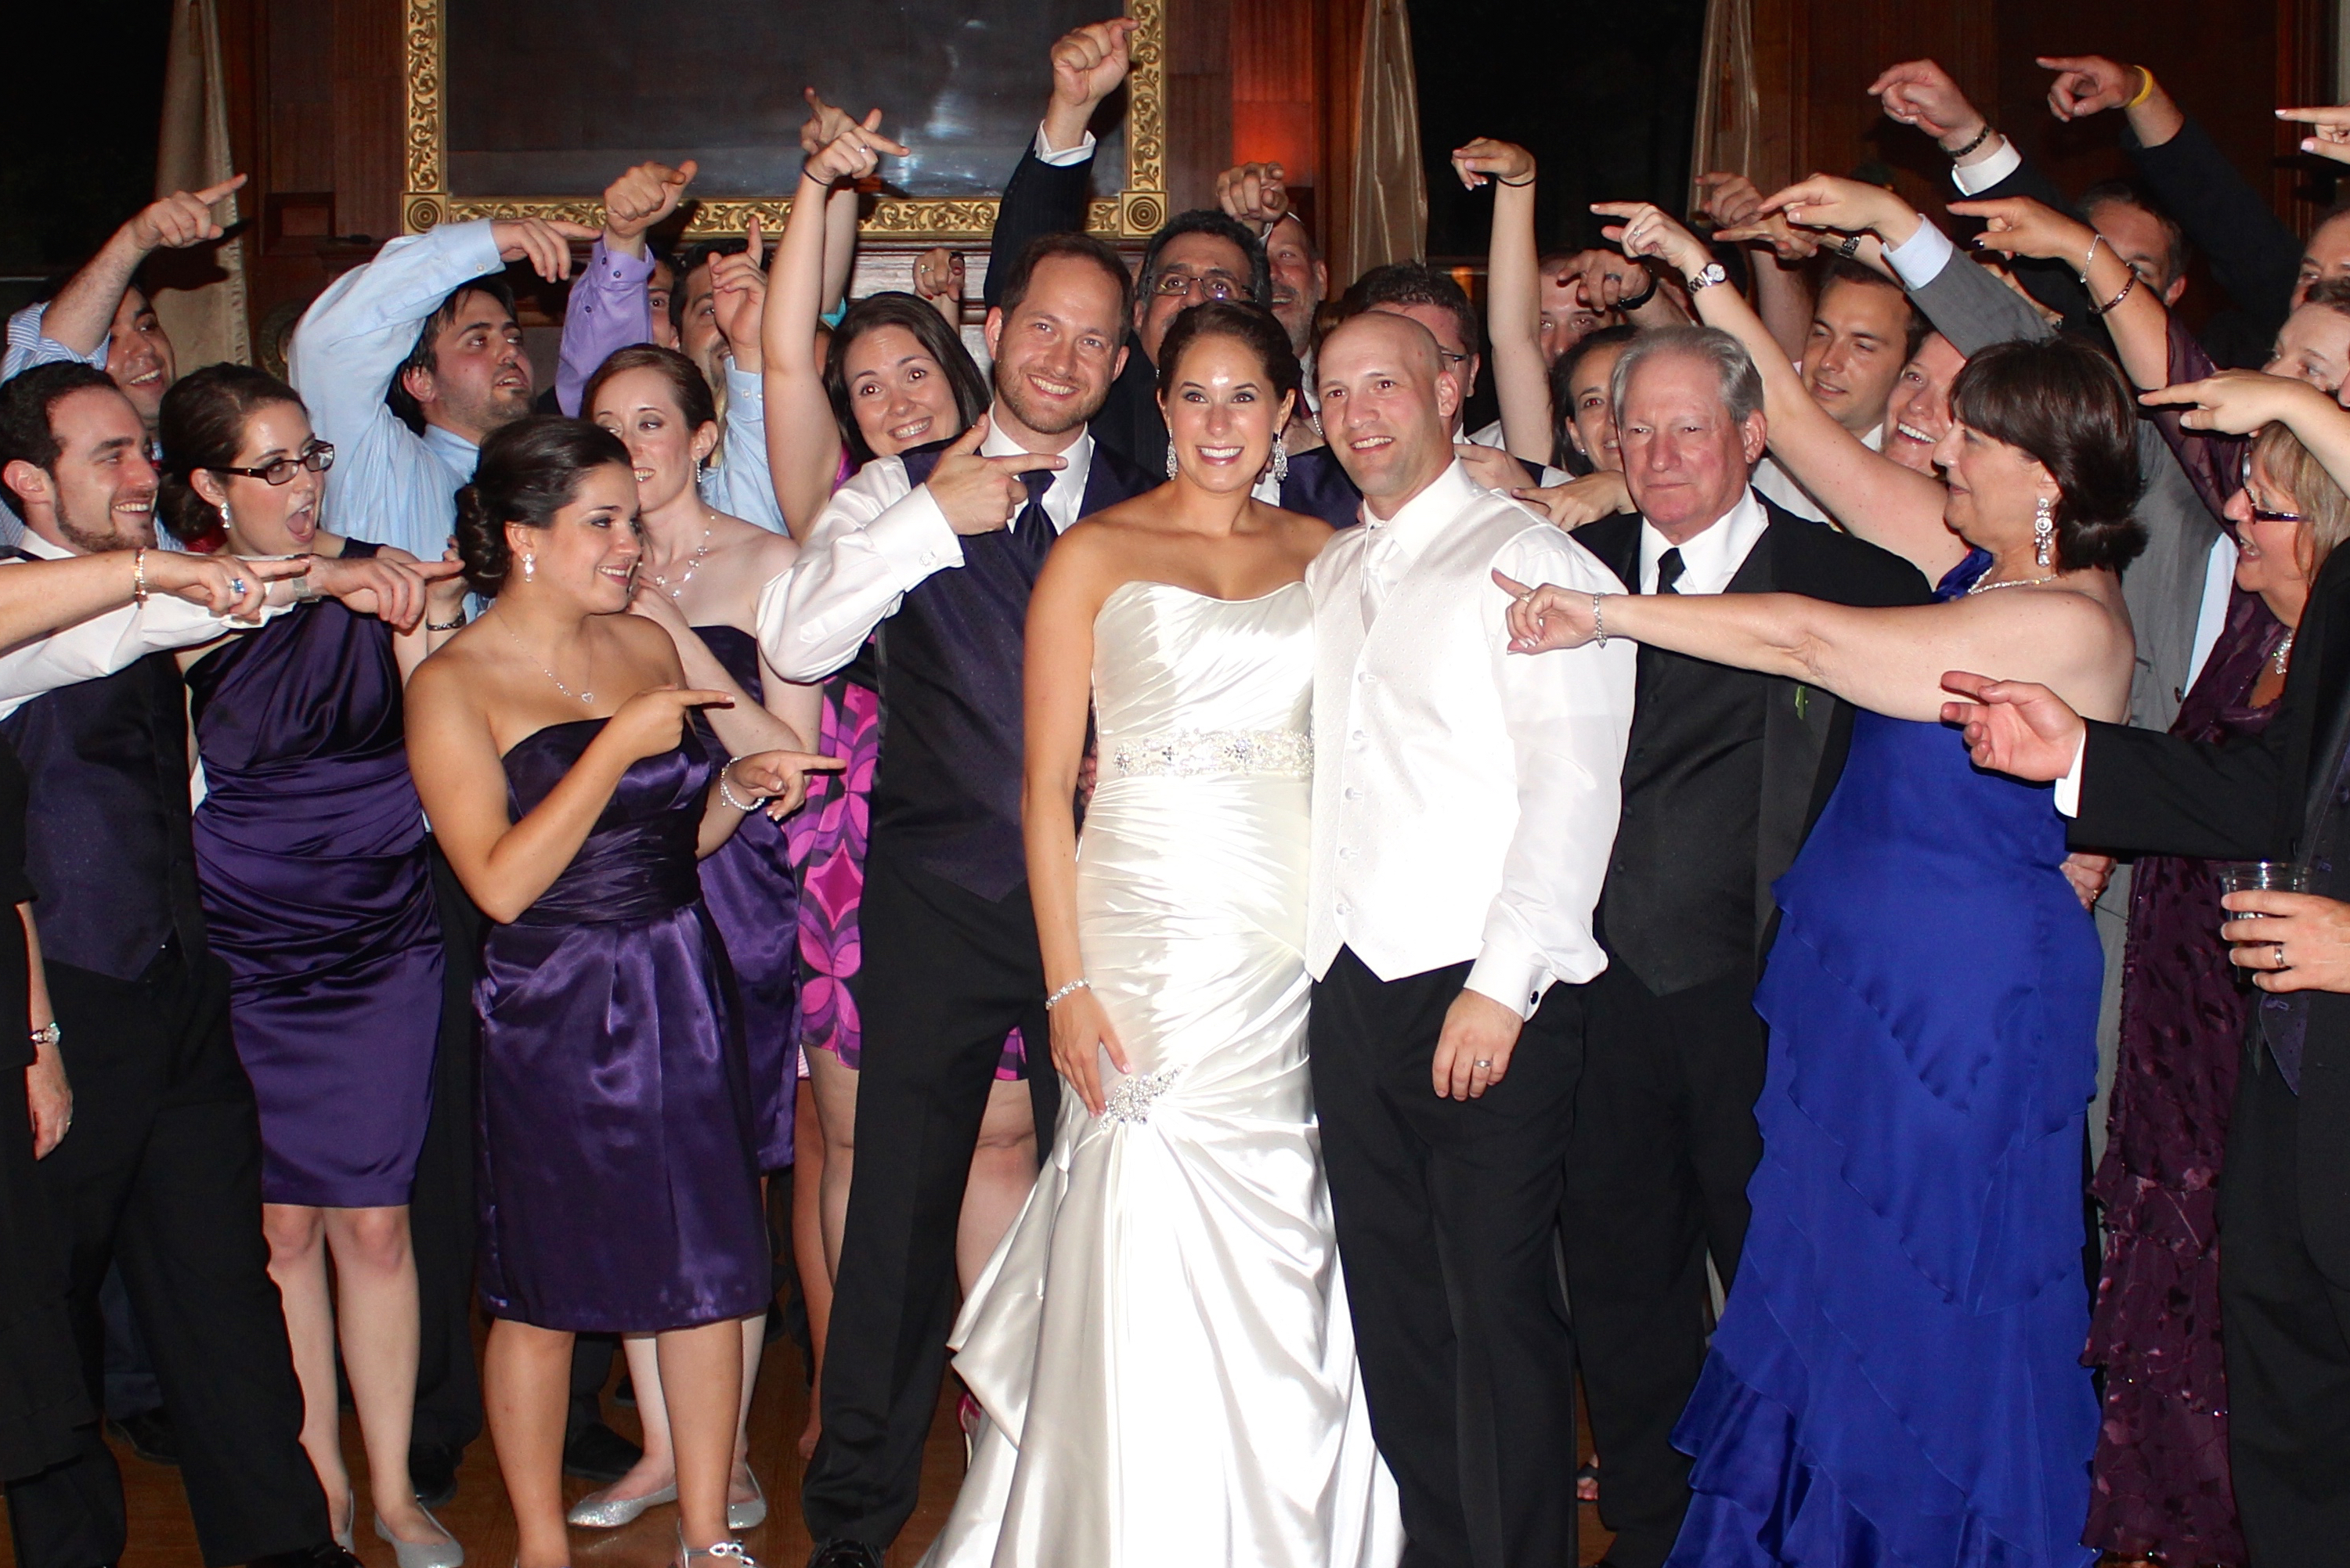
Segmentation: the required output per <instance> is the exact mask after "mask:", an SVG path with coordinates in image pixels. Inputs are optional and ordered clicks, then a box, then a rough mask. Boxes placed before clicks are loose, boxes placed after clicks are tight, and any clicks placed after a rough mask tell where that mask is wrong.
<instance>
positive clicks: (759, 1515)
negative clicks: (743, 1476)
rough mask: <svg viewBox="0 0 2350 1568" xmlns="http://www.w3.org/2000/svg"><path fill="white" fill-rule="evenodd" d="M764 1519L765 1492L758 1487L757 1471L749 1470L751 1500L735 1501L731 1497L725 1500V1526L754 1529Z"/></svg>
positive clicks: (765, 1519)
mask: <svg viewBox="0 0 2350 1568" xmlns="http://www.w3.org/2000/svg"><path fill="white" fill-rule="evenodd" d="M766 1521H767V1494H766V1493H765V1492H764V1491H762V1490H760V1489H759V1473H758V1471H756V1470H753V1471H752V1472H751V1501H748V1502H736V1501H733V1500H732V1499H729V1500H728V1501H727V1503H726V1528H727V1529H729V1530H756V1529H758V1528H759V1526H761V1525H762V1524H764V1523H765V1522H766Z"/></svg>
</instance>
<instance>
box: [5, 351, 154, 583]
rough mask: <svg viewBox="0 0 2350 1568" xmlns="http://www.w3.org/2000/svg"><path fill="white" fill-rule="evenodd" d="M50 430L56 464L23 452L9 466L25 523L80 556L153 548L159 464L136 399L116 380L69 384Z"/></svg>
mask: <svg viewBox="0 0 2350 1568" xmlns="http://www.w3.org/2000/svg"><path fill="white" fill-rule="evenodd" d="M49 431H50V433H51V434H52V436H54V437H55V439H56V441H57V445H58V447H59V449H60V450H59V452H57V462H56V463H55V465H54V466H53V467H51V468H47V469H44V468H37V467H36V466H34V465H33V464H32V463H29V462H23V461H21V460H19V461H17V462H11V463H10V464H9V465H8V467H7V469H6V471H5V478H6V481H7V484H8V487H9V488H10V489H11V490H13V491H15V492H16V495H17V497H18V498H19V499H20V500H21V501H22V502H23V504H24V507H23V510H24V514H25V523H26V526H28V527H30V528H31V529H32V530H33V532H35V533H36V534H38V535H41V537H42V538H44V539H47V541H48V542H49V543H50V544H52V545H57V546H59V547H60V548H63V549H67V550H70V551H72V552H73V553H74V554H75V555H78V556H95V555H99V554H101V553H102V552H105V551H108V550H134V549H139V548H140V547H142V546H143V547H146V548H152V547H153V546H154V544H155V487H156V483H157V480H156V473H155V465H154V464H153V463H151V462H149V461H148V460H147V426H146V423H145V421H142V420H140V417H139V410H137V409H135V408H133V407H132V406H131V403H130V399H128V398H126V397H124V396H123V395H122V394H121V393H120V392H118V391H116V390H114V389H112V388H110V387H86V388H83V389H81V390H79V391H74V392H68V393H67V394H66V395H65V396H64V397H62V398H60V399H58V400H57V401H56V402H55V403H52V404H51V405H50V406H49Z"/></svg>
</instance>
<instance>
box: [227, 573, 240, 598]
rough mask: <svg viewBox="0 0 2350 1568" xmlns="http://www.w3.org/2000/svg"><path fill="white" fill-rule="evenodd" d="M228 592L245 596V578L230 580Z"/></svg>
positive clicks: (232, 578)
mask: <svg viewBox="0 0 2350 1568" xmlns="http://www.w3.org/2000/svg"><path fill="white" fill-rule="evenodd" d="M228 591H229V592H231V593H233V594H243V593H244V578H243V577H231V578H230V579H229V580H228Z"/></svg>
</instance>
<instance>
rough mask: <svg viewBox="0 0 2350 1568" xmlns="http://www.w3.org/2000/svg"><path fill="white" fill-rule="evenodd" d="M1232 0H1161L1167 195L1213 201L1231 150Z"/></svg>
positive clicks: (1186, 201)
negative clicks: (1163, 12)
mask: <svg viewBox="0 0 2350 1568" xmlns="http://www.w3.org/2000/svg"><path fill="white" fill-rule="evenodd" d="M1232 6H1233V0H1167V199H1168V201H1169V202H1170V203H1171V204H1172V206H1173V208H1174V210H1175V211H1176V212H1179V213H1180V212H1182V211H1184V210H1186V209H1187V208H1191V207H1212V206H1214V205H1215V204H1216V176H1217V175H1218V174H1219V173H1221V172H1222V171H1223V170H1224V169H1225V168H1226V167H1228V166H1229V164H1230V161H1231V159H1232Z"/></svg>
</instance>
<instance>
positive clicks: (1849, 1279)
mask: <svg viewBox="0 0 2350 1568" xmlns="http://www.w3.org/2000/svg"><path fill="white" fill-rule="evenodd" d="M1989 566H1990V558H1989V557H1988V556H1982V555H1981V554H1980V553H1978V554H1976V555H1974V556H1970V557H1969V559H1968V560H1967V561H1966V562H1965V563H1963V564H1962V565H1961V566H1959V567H1958V568H1957V569H1956V570H1954V571H1953V572H1952V573H1951V574H1950V576H1949V577H1948V578H1946V579H1945V580H1944V582H1943V585H1942V587H1941V590H1940V594H1939V597H1945V598H1948V597H1955V596H1956V595H1957V594H1959V593H1961V592H1963V591H1964V590H1965V588H1966V587H1967V586H1968V585H1969V584H1970V583H1972V582H1974V581H1976V580H1977V579H1978V578H1980V577H1981V574H1982V573H1983V571H1984V570H1986V569H1988V567H1989ZM2050 794H2051V792H2050V790H2049V789H2048V787H2047V786H2045V785H2038V786H2033V785H2028V784H2020V783H2018V782H2016V781H2014V780H2012V779H2009V778H2005V777H2002V776H2000V775H1997V774H1986V773H1981V772H1978V771H1977V770H1976V769H1974V768H1973V767H1972V766H1971V765H1970V763H1969V761H1968V757H1967V750H1966V746H1965V743H1964V742H1963V741H1962V740H1961V739H1960V736H1959V735H1958V734H1957V733H1956V732H1953V731H1951V730H1950V729H1948V728H1946V727H1944V726H1942V725H1939V724H1926V723H1915V722H1906V721H1900V720H1894V719H1887V718H1885V717H1883V716H1882V715H1879V714H1875V713H1867V712H1863V713H1860V714H1857V715H1856V718H1855V722H1854V726H1853V737H1852V752H1851V756H1850V759H1849V760H1848V761H1847V762H1846V765H1845V770H1844V774H1843V777H1842V779H1841V780H1840V782H1839V783H1838V784H1837V786H1836V790H1835V794H1834V796H1833V797H1831V799H1830V800H1829V802H1828V805H1827V807H1826V809H1825V812H1824V813H1823V814H1822V815H1821V817H1820V820H1819V823H1818V825H1817V826H1815V827H1814V829H1813V830H1812V834H1811V837H1810V838H1809V840H1808V841H1807V842H1806V843H1805V845H1804V850H1803V853H1802V854H1801V855H1800V856H1799V857H1797V858H1796V861H1795V864H1794V866H1793V867H1791V868H1790V869H1789V870H1788V872H1787V874H1786V875H1785V876H1784V877H1781V878H1780V880H1779V882H1778V884H1777V888H1776V891H1777V896H1778V901H1779V905H1780V908H1781V909H1782V910H1783V917H1782V920H1781V924H1780V929H1779V934H1778V939H1777V941H1776V943H1775V945H1774V946H1773V949H1772V951H1771V959H1770V963H1769V967H1768V969H1767V971H1765V973H1764V976H1763V983H1762V986H1761V988H1760V990H1759V991H1758V992H1756V995H1755V1007H1756V1009H1757V1011H1759V1012H1761V1013H1762V1015H1763V1019H1764V1021H1765V1022H1766V1023H1768V1024H1769V1026H1770V1037H1771V1044H1770V1066H1769V1075H1768V1077H1767V1080H1766V1082H1765V1084H1764V1087H1763V1097H1762V1099H1761V1101H1760V1102H1759V1104H1758V1105H1757V1106H1756V1107H1755V1114H1756V1117H1757V1119H1758V1120H1759V1121H1760V1123H1761V1125H1762V1132H1763V1162H1762V1164H1761V1166H1760V1167H1759V1168H1757V1170H1756V1171H1755V1174H1754V1179H1753V1180H1752V1184H1751V1185H1750V1187H1749V1189H1748V1191H1749V1194H1750V1196H1751V1197H1752V1199H1753V1205H1754V1218H1753V1221H1752V1228H1751V1229H1750V1230H1749V1231H1748V1232H1747V1238H1746V1246H1745V1250H1744V1251H1743V1253H1742V1257H1741V1261H1740V1263H1739V1267H1738V1276H1737V1280H1736V1282H1735V1283H1734V1284H1733V1286H1732V1287H1731V1293H1730V1299H1729V1303H1728V1305H1727V1306H1726V1308H1725V1309H1724V1311H1723V1314H1722V1318H1721V1324H1720V1326H1719V1328H1718V1329H1717V1330H1716V1332H1715V1334H1714V1338H1713V1347H1712V1352H1711V1355H1709V1356H1708V1357H1707V1360H1706V1364H1705V1369H1704V1372H1703V1374H1702V1376H1700V1379H1699V1383H1698V1387H1697V1391H1696V1393H1695V1394H1694V1395H1693V1396H1692V1397H1691V1398H1690V1404H1689V1407H1688V1409H1687V1410H1686V1411H1685V1412H1684V1413H1683V1415H1682V1417H1681V1420H1680V1424H1679V1428H1677V1429H1676V1430H1675V1432H1674V1434H1673V1440H1674V1442H1675V1444H1676V1445H1677V1446H1678V1447H1679V1448H1681V1449H1683V1450H1685V1451H1686V1452H1688V1453H1690V1454H1691V1455H1693V1456H1694V1458H1695V1461H1696V1462H1695V1465H1694V1468H1693V1469H1692V1470H1691V1473H1690V1486H1691V1488H1692V1489H1693V1490H1694V1492H1695V1496H1694V1498H1693V1500H1692V1501H1691V1503H1690V1511H1689V1515H1688V1518H1687V1520H1686V1521H1685V1522H1684V1524H1683V1526H1682V1529H1681V1533H1680V1538H1679V1542H1678V1543H1677V1544H1676V1546H1675V1547H1674V1551H1673V1554H1672V1557H1671V1559H1670V1564H1669V1568H1761V1565H1763V1564H1771V1565H1774V1568H1775V1565H1782V1564H1785V1565H1801V1568H1875V1565H1877V1564H1885V1565H1887V1568H1891V1565H1894V1564H1904V1565H1908V1564H1916V1565H1921V1568H1922V1565H1926V1564H1931V1565H1932V1568H2079V1565H2081V1564H2084V1563H2087V1562H2088V1561H2089V1560H2090V1559H2092V1558H2093V1557H2095V1552H2092V1551H2090V1550H2089V1549H2087V1548H2086V1547H2084V1546H2083V1545H2081V1544H2080V1541H2081V1532H2082V1527H2083V1525H2084V1523H2085V1521H2086V1517H2087V1513H2088V1505H2089V1460H2090V1456H2091V1455H2092V1453H2093V1452H2094V1451H2095V1447H2096V1438H2097V1404H2096V1398H2095V1393H2094V1392H2093V1390H2092V1387H2091V1384H2090V1378H2089V1374H2088V1373H2087V1372H2086V1371H2085V1370H2084V1369H2083V1367H2082V1366H2081V1364H2080V1356H2081V1345H2082V1344H2083V1341H2084V1338H2085V1334H2086V1333H2087V1329H2088V1322H2089V1299H2088V1292H2087V1287H2086V1283H2085V1277H2084V1274H2083V1268H2082V1244H2083V1241H2084V1232H2083V1225H2084V1220H2083V1206H2082V1149H2083V1147H2084V1144H2083V1141H2082V1139H2083V1119H2084V1117H2085V1114H2086V1110H2087V1106H2088V1101H2089V1096H2090V1093H2091V1091H2092V1090H2093V1089H2094V1087H2095V1076H2096V1023H2097V995H2098V981H2099V976H2100V973H2101V971H2102V967H2103V965H2102V957H2101V954H2100V951H2099V949H2098V945H2097V938H2096V933H2095V929H2094V928H2093V927H2092V925H2091V923H2090V919H2089V916H2088V914H2087V913H2086V912H2085V910H2083V909H2082V908H2081V904H2080V901H2079V899H2077V898H2075V897H2074V894H2073V890H2072V888H2071V886H2070V885H2069V884H2068V883H2066V881H2065V880H2064V876H2063V874H2062V872H2061V871H2060V870H2059V869H2058V867H2059V866H2060V865H2061V864H2062V862H2063V860H2064V854H2065V846H2064V822H2063V819H2062V818H2060V817H2059V816H2058V815H2057V814H2056V811H2055V809H2054V804H2053V802H2052V801H2051V799H2050Z"/></svg>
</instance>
